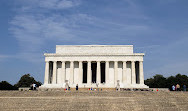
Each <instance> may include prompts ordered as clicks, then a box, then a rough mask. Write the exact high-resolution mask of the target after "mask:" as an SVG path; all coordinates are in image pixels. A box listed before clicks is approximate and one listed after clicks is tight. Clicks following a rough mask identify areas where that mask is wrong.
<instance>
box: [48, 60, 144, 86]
mask: <svg viewBox="0 0 188 111" xmlns="http://www.w3.org/2000/svg"><path fill="white" fill-rule="evenodd" d="M61 62H62V71H61V72H62V73H61V74H59V75H57V61H53V74H52V84H63V83H64V82H65V79H66V76H65V61H61ZM82 63H83V61H79V76H78V77H79V78H78V79H79V84H82V79H83V64H82ZM87 63H88V67H87V72H88V73H87V75H88V76H87V83H91V80H92V77H91V61H87ZM105 63H106V65H105V72H106V75H105V78H106V83H109V61H105ZM126 65H127V61H123V77H122V79H123V81H125V84H126V81H127V76H128V75H127V74H126V69H127V68H126V67H127V66H126ZM100 71H101V70H100V61H97V75H96V76H97V82H98V83H99V81H100V79H101V77H100V76H101V72H100ZM129 76H130V75H129ZM57 78H58V79H57ZM124 79H125V80H124ZM139 79H140V84H144V74H143V61H139ZM57 80H58V81H57ZM117 80H118V61H114V83H115V84H117ZM70 83H74V61H70ZM44 84H49V61H46V65H45V78H44ZM131 84H136V73H135V61H131Z"/></svg>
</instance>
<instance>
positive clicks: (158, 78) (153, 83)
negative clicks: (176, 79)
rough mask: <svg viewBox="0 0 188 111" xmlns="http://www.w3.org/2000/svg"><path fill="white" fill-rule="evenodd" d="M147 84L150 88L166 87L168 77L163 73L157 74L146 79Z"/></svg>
mask: <svg viewBox="0 0 188 111" xmlns="http://www.w3.org/2000/svg"><path fill="white" fill-rule="evenodd" d="M145 84H146V85H148V86H149V87H150V88H165V87H166V78H165V77H163V75H160V74H156V75H155V76H153V78H150V79H147V80H145Z"/></svg>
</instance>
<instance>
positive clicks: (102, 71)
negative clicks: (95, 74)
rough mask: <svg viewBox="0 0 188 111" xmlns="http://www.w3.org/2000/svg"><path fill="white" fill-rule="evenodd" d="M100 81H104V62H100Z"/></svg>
mask: <svg viewBox="0 0 188 111" xmlns="http://www.w3.org/2000/svg"><path fill="white" fill-rule="evenodd" d="M101 83H105V63H101Z"/></svg>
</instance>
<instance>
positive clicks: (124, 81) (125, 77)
mask: <svg viewBox="0 0 188 111" xmlns="http://www.w3.org/2000/svg"><path fill="white" fill-rule="evenodd" d="M126 71H127V61H123V84H127V74H126Z"/></svg>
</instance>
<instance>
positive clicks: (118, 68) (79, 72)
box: [41, 45, 148, 88]
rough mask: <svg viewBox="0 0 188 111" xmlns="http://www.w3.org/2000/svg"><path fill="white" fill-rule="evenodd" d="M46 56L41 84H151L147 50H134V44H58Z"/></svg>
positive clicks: (54, 85)
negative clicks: (145, 68) (145, 66)
mask: <svg viewBox="0 0 188 111" xmlns="http://www.w3.org/2000/svg"><path fill="white" fill-rule="evenodd" d="M44 56H45V62H46V64H45V77H44V84H43V85H42V86H41V88H65V85H67V84H68V86H70V87H71V88H75V87H76V85H77V84H78V86H79V88H91V87H92V88H96V87H99V88H115V87H117V86H119V87H120V88H148V86H146V85H145V84H144V72H143V57H144V53H134V52H133V45H57V46H56V53H45V54H44Z"/></svg>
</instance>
